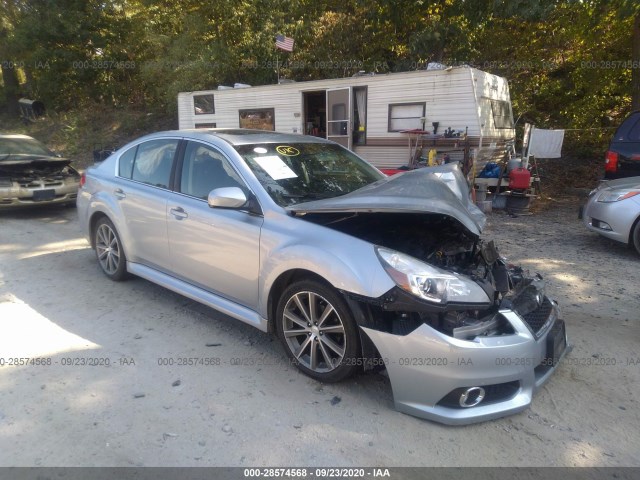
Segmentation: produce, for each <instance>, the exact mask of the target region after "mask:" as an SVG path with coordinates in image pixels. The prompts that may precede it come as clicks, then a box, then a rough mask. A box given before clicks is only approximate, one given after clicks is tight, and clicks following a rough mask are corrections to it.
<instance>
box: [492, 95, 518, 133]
mask: <svg viewBox="0 0 640 480" xmlns="http://www.w3.org/2000/svg"><path fill="white" fill-rule="evenodd" d="M490 102H491V112H492V113H493V124H494V125H495V126H496V128H513V115H512V114H511V104H510V103H509V102H505V101H504V100H490Z"/></svg>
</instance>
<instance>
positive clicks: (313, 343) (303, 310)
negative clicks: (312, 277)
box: [281, 291, 347, 373]
mask: <svg viewBox="0 0 640 480" xmlns="http://www.w3.org/2000/svg"><path fill="white" fill-rule="evenodd" d="M281 321H282V327H283V328H282V330H283V334H284V339H285V342H286V345H287V347H288V348H289V350H290V351H291V353H292V354H293V356H294V357H295V359H296V361H298V362H300V364H301V365H303V366H305V367H306V368H308V369H309V370H311V371H313V372H316V373H327V372H331V371H332V370H334V369H335V368H337V367H338V366H339V365H340V363H341V362H342V360H343V358H344V355H345V351H346V347H347V336H346V333H345V328H344V323H343V321H342V319H341V318H340V315H339V314H338V312H337V310H336V309H335V308H334V306H333V305H331V303H329V302H328V301H327V300H326V299H325V298H324V297H322V296H320V295H318V294H317V293H314V292H309V291H302V292H298V293H296V294H294V295H293V296H291V298H289V300H288V301H287V304H286V305H285V307H284V311H283V313H282V319H281Z"/></svg>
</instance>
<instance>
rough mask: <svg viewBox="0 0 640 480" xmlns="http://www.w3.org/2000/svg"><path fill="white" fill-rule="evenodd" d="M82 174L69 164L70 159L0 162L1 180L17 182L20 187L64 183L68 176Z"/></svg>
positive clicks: (73, 176) (77, 176)
mask: <svg viewBox="0 0 640 480" xmlns="http://www.w3.org/2000/svg"><path fill="white" fill-rule="evenodd" d="M79 177H80V174H79V173H78V172H77V171H76V170H75V169H74V168H73V167H71V166H70V165H69V161H45V160H42V161H31V162H22V163H11V164H6V165H3V164H0V182H7V183H9V182H15V183H17V184H18V185H19V186H20V187H23V188H29V187H32V186H40V182H44V184H45V185H46V186H48V185H55V184H62V182H64V181H65V180H66V179H68V178H79Z"/></svg>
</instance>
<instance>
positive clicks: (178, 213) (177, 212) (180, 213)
mask: <svg viewBox="0 0 640 480" xmlns="http://www.w3.org/2000/svg"><path fill="white" fill-rule="evenodd" d="M169 213H171V215H173V216H174V217H175V218H176V219H177V220H182V219H183V218H187V217H188V216H189V215H188V214H187V212H185V211H184V209H183V208H182V207H174V208H172V209H171V210H169Z"/></svg>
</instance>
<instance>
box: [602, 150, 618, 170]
mask: <svg viewBox="0 0 640 480" xmlns="http://www.w3.org/2000/svg"><path fill="white" fill-rule="evenodd" d="M617 170H618V154H617V153H616V152H612V151H611V150H609V151H608V152H607V156H606V157H605V160H604V171H605V172H615V171H617Z"/></svg>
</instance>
